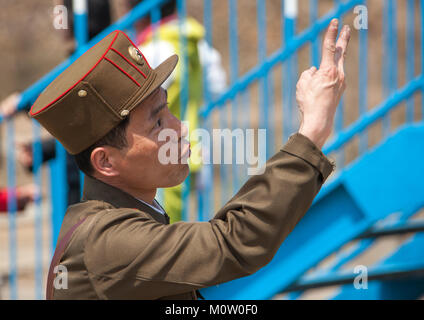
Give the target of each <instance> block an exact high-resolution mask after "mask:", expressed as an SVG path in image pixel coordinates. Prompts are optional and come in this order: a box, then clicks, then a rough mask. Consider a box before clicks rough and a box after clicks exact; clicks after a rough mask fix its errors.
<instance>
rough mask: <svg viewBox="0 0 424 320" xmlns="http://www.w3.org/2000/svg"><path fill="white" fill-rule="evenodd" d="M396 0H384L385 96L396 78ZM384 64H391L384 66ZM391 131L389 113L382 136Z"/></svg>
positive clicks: (395, 81) (391, 88)
mask: <svg viewBox="0 0 424 320" xmlns="http://www.w3.org/2000/svg"><path fill="white" fill-rule="evenodd" d="M396 9H397V5H396V1H395V0H387V1H385V10H384V12H385V19H384V26H385V27H384V39H385V41H384V44H385V50H384V51H383V56H384V59H383V61H384V65H383V81H384V88H385V97H388V96H389V95H391V94H392V93H393V92H394V91H395V90H396V88H397V78H398V72H397V68H398V60H397V42H398V41H397V28H396V25H397V22H396V12H397V11H396ZM384 66H391V67H390V68H384ZM390 131H391V121H390V114H387V115H386V116H385V117H384V118H383V136H384V137H387V136H388V135H389V134H390Z"/></svg>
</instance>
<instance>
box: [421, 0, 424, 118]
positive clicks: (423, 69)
mask: <svg viewBox="0 0 424 320" xmlns="http://www.w3.org/2000/svg"><path fill="white" fill-rule="evenodd" d="M423 76H424V0H421V77H423ZM421 104H422V105H421V120H422V121H424V82H423V84H422V87H421Z"/></svg>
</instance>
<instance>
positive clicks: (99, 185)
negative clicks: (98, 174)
mask: <svg viewBox="0 0 424 320" xmlns="http://www.w3.org/2000/svg"><path fill="white" fill-rule="evenodd" d="M86 200H100V201H104V202H107V203H109V204H111V205H112V206H114V207H115V208H135V209H137V210H140V211H143V212H146V213H148V214H149V215H150V216H151V217H152V218H153V219H155V220H156V221H158V222H161V223H164V224H169V217H168V215H167V214H166V213H165V214H164V215H163V214H160V213H159V212H157V211H156V210H154V209H153V208H151V207H150V206H148V205H147V204H145V203H143V202H141V201H139V200H137V199H136V198H134V197H133V196H131V195H129V194H128V193H126V192H124V191H122V190H120V189H118V188H115V187H113V186H111V185H109V184H106V183H104V182H102V181H100V180H97V179H95V178H93V177H90V176H87V175H86V176H84V190H83V195H82V201H86Z"/></svg>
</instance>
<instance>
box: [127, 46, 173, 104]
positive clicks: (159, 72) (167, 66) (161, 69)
mask: <svg viewBox="0 0 424 320" xmlns="http://www.w3.org/2000/svg"><path fill="white" fill-rule="evenodd" d="M177 63H178V56H177V55H176V54H174V55H172V56H170V57H169V58H168V59H166V60H165V61H164V62H162V63H161V64H160V65H159V66H158V67H157V68H156V69H154V70H155V72H156V78H155V79H154V80H153V82H152V84H151V85H150V87H149V89H147V91H146V92H145V93H143V95H142V97H140V99H137V100H136V101H135V102H134V104H133V106H132V107H130V108H129V110H132V109H134V108H135V107H136V106H138V105H139V104H140V103H141V102H142V101H143V100H144V99H146V98H147V97H148V96H149V95H150V94H151V93H152V92H153V91H155V90H156V89H157V88H159V87H160V86H161V85H162V84H163V83H164V82H165V80H166V79H168V77H169V76H170V75H171V73H172V71H174V69H175V67H176V66H177Z"/></svg>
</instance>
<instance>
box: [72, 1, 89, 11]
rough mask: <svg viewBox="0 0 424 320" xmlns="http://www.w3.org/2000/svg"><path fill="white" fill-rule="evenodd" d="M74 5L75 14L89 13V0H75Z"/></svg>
mask: <svg viewBox="0 0 424 320" xmlns="http://www.w3.org/2000/svg"><path fill="white" fill-rule="evenodd" d="M72 6H73V9H74V13H75V14H86V13H87V0H73V1H72Z"/></svg>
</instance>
